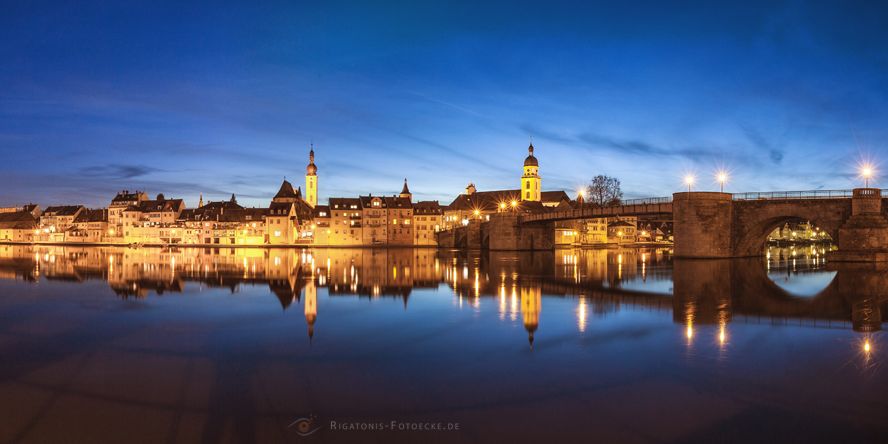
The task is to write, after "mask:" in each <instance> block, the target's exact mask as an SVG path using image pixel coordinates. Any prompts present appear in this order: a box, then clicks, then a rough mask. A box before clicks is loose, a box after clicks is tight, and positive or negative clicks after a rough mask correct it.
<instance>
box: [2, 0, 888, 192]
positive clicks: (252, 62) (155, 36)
mask: <svg viewBox="0 0 888 444" xmlns="http://www.w3.org/2000/svg"><path fill="white" fill-rule="evenodd" d="M503 6H504V4H497V3H495V2H492V3H485V4H484V5H477V4H471V5H469V4H459V3H448V4H446V5H444V4H441V5H394V4H381V5H380V4H377V5H373V6H368V5H366V4H360V3H355V4H350V5H348V7H343V8H337V11H338V12H337V13H335V14H334V13H331V10H329V9H328V8H324V7H323V6H322V5H313V4H291V5H279V6H278V7H274V8H268V9H265V8H262V7H256V6H250V5H235V6H232V7H231V8H224V9H218V10H206V9H204V8H200V7H197V6H188V5H181V4H178V3H176V4H172V3H171V4H164V3H162V2H161V3H152V4H151V5H146V6H143V7H141V8H129V7H127V6H124V5H117V6H109V5H104V4H89V3H83V4H78V5H76V6H75V5H70V6H66V5H56V6H54V7H52V8H41V7H40V6H38V5H34V4H16V5H11V6H10V7H9V8H8V10H7V13H6V14H4V17H3V19H2V24H3V25H4V26H2V27H0V37H2V38H0V51H2V52H0V53H2V54H3V56H4V60H5V63H4V64H3V69H0V82H2V83H3V84H4V85H5V87H4V92H3V94H2V95H0V115H2V116H3V118H2V119H0V153H2V154H3V158H4V165H3V166H0V175H2V177H3V180H2V183H3V186H4V189H3V192H2V193H0V205H16V204H22V203H26V202H28V201H35V202H39V203H42V204H44V205H51V204H58V203H67V202H79V203H83V204H84V205H88V206H95V205H98V204H100V203H103V202H105V200H107V198H108V195H109V193H113V192H115V191H116V190H120V189H140V190H147V191H148V192H150V193H152V194H156V193H161V192H162V193H166V194H168V195H176V196H181V197H182V198H184V199H186V201H187V202H188V203H189V205H194V204H195V203H196V201H197V198H198V195H199V194H200V193H203V194H204V196H205V198H209V199H213V200H219V199H222V198H225V197H227V196H229V195H230V194H231V193H235V194H237V195H238V197H239V199H240V201H241V202H243V203H244V204H246V205H250V206H259V205H263V204H264V202H266V201H267V199H268V197H269V196H270V193H273V191H274V189H275V187H276V184H278V183H280V180H281V179H282V178H283V177H285V176H286V177H287V178H292V179H294V180H296V181H298V179H299V178H300V177H301V173H302V167H303V165H304V156H305V152H306V151H307V150H308V147H309V145H310V144H311V143H314V146H315V148H316V150H317V154H318V164H319V166H320V167H321V169H322V170H323V171H325V172H326V178H325V183H324V184H322V186H321V193H322V194H321V200H322V201H323V200H325V199H326V198H327V197H329V196H343V195H354V194H357V193H373V194H392V193H396V192H397V191H398V189H399V186H400V183H401V181H402V180H403V178H404V177H405V176H406V177H407V178H408V179H410V181H411V186H412V188H413V190H414V192H415V193H416V194H417V198H418V199H422V200H439V201H442V202H443V201H447V200H449V199H452V198H453V196H454V195H456V194H457V193H458V192H459V191H460V190H461V189H463V187H465V185H466V184H467V183H468V182H475V183H476V184H477V185H478V186H479V187H481V188H484V189H502V188H506V187H508V188H512V187H514V185H512V184H513V180H514V175H515V171H516V170H515V166H514V165H515V160H516V159H520V158H521V156H522V151H523V149H524V147H525V146H526V145H527V141H528V139H529V138H530V136H533V138H534V143H535V145H536V146H537V148H538V150H539V156H540V158H541V159H542V163H543V165H542V167H541V175H542V177H543V179H544V180H545V181H546V184H547V188H548V189H560V190H565V191H568V192H573V191H574V190H576V189H577V188H578V187H579V186H580V185H582V184H584V183H586V182H587V181H588V180H590V179H591V178H592V177H594V176H595V175H597V174H605V175H608V176H612V177H617V178H619V179H620V180H621V181H622V183H623V189H624V191H625V192H626V197H627V198H632V197H646V196H664V195H669V194H671V193H672V192H674V191H680V190H681V189H682V188H683V185H682V177H683V176H684V174H686V173H687V172H688V171H694V172H696V174H697V176H698V178H699V182H698V185H699V187H700V188H701V189H703V188H708V189H714V188H715V187H714V184H713V183H711V182H713V181H711V180H709V179H710V177H709V176H711V174H712V172H713V171H714V170H715V169H717V168H726V169H728V170H730V172H731V182H730V184H729V185H728V187H727V190H729V191H757V190H799V189H847V188H851V187H852V186H855V185H856V184H857V181H856V169H857V168H856V166H857V163H858V162H859V161H860V160H861V158H870V159H871V160H874V161H875V162H876V163H878V162H879V161H881V160H884V159H888V153H886V150H885V147H886V146H888V129H886V128H885V127H884V125H883V124H882V122H884V120H885V117H886V116H888V93H886V91H888V89H886V88H884V85H885V82H886V81H888V79H886V77H885V69H884V66H885V63H886V61H885V57H884V55H883V53H882V51H881V48H882V46H883V45H881V43H882V42H884V41H886V40H888V31H886V30H885V29H884V28H883V27H882V26H881V23H883V22H884V19H885V18H886V15H888V12H886V8H884V7H877V8H873V7H858V8H853V7H851V8H847V7H841V6H833V5H800V4H796V3H792V2H785V3H781V2H778V3H773V2H761V3H757V4H756V3H755V2H752V3H744V4H743V5H733V6H730V7H725V8H719V10H717V11H716V10H712V9H711V8H705V7H702V4H694V3H688V4H686V6H684V7H676V6H674V5H656V4H654V5H649V6H648V7H645V8H636V7H632V6H628V5H610V6H607V7H606V8H603V7H602V6H601V5H592V4H589V5H571V7H569V8H554V7H545V6H543V5H538V4H534V3H532V2H530V3H517V4H515V3H510V7H503ZM837 17H841V19H840V20H839V19H837ZM124 23H125V24H126V25H125V26H124V25H123V24H124ZM109 36H113V38H109ZM875 183H878V180H876V181H875Z"/></svg>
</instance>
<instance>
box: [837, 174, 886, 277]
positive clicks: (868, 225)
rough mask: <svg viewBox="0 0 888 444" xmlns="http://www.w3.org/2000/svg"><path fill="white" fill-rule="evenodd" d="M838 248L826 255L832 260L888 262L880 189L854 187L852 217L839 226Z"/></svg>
mask: <svg viewBox="0 0 888 444" xmlns="http://www.w3.org/2000/svg"><path fill="white" fill-rule="evenodd" d="M838 247H839V249H838V251H833V252H830V254H829V255H828V256H827V258H828V259H829V260H830V261H834V262H886V261H888V220H886V219H885V216H883V215H882V191H881V190H880V189H878V188H855V189H854V191H853V194H852V197H851V217H849V218H848V220H847V221H845V223H844V224H843V225H842V226H841V227H840V228H839V238H838Z"/></svg>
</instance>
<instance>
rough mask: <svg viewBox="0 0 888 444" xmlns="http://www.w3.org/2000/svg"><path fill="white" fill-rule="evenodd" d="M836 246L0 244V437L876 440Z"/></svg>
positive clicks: (867, 321) (877, 409) (864, 337)
mask: <svg viewBox="0 0 888 444" xmlns="http://www.w3.org/2000/svg"><path fill="white" fill-rule="evenodd" d="M825 252H826V250H825V249H824V248H821V247H797V248H793V249H770V250H769V251H768V253H767V256H766V257H763V258H754V259H743V260H722V261H703V260H694V261H688V260H678V259H673V258H672V257H671V254H670V251H669V250H666V249H659V250H658V249H625V250H556V251H555V252H547V253H539V252H534V253H530V252H522V253H494V252H491V253H480V254H472V253H464V252H463V253H458V252H446V251H436V250H433V249H381V250H372V249H315V250H299V249H226V248H223V249H178V250H162V249H152V248H142V249H129V248H98V247H93V248H89V247H49V246H35V247H32V246H11V245H0V357H2V365H0V418H3V420H2V421H0V442H194V441H202V442H393V441H397V442H479V441H498V442H509V441H513V442H528V441H537V442H748V441H756V442H770V441H785V440H789V441H794V442H795V441H807V442H820V441H828V442H829V441H831V442H847V441H857V442H869V441H873V442H878V441H884V440H885V439H886V436H888V435H886V434H885V433H886V431H888V421H886V419H888V400H886V394H888V374H886V373H885V369H884V368H883V363H884V362H885V360H886V359H888V339H885V337H883V335H882V334H881V333H880V329H881V323H882V319H881V318H882V312H883V311H884V310H885V309H886V307H885V302H884V301H885V300H886V299H888V273H886V271H885V270H884V269H882V268H881V267H879V266H872V265H856V266H848V265H843V266H838V265H835V264H830V263H828V262H827V261H826V260H825V255H824V253H825Z"/></svg>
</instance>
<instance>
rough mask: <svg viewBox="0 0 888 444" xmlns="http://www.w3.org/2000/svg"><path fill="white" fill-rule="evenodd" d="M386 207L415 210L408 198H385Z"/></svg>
mask: <svg viewBox="0 0 888 444" xmlns="http://www.w3.org/2000/svg"><path fill="white" fill-rule="evenodd" d="M385 206H386V207H388V208H404V209H413V204H412V203H411V202H410V199H408V198H406V197H397V196H391V197H386V198H385Z"/></svg>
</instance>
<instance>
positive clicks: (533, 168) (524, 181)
mask: <svg viewBox="0 0 888 444" xmlns="http://www.w3.org/2000/svg"><path fill="white" fill-rule="evenodd" d="M539 170H540V164H539V162H537V158H536V157H534V156H533V143H531V144H530V146H528V147H527V158H526V159H524V175H523V176H521V200H527V201H531V202H539V201H540V194H541V193H542V190H541V187H542V179H540V171H539Z"/></svg>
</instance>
